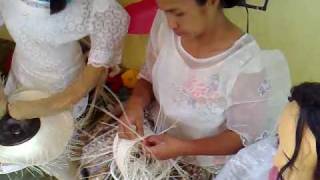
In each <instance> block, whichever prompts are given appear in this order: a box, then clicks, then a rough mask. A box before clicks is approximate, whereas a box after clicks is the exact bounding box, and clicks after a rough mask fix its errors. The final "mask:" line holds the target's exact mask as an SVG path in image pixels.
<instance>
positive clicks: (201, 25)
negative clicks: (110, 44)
mask: <svg viewBox="0 0 320 180" xmlns="http://www.w3.org/2000/svg"><path fill="white" fill-rule="evenodd" d="M241 2H242V1H237V0H158V1H157V3H158V6H159V8H160V11H159V12H158V14H157V17H156V20H155V22H154V24H153V27H152V32H151V37H150V41H149V47H148V51H147V52H148V54H147V59H146V62H145V66H144V68H143V69H142V71H141V73H140V80H139V82H138V84H137V86H136V88H135V89H134V92H133V95H132V96H131V98H130V99H129V101H128V103H127V106H126V112H127V115H128V120H129V122H128V121H126V119H125V118H124V117H123V122H125V123H127V124H128V125H129V126H130V127H132V126H136V129H137V132H138V133H139V134H141V135H142V134H143V133H144V129H143V128H144V127H143V123H142V122H143V119H144V118H143V117H144V113H143V111H144V109H145V108H146V107H147V106H148V105H150V103H151V102H152V100H153V98H155V100H156V104H157V105H156V106H154V109H153V110H156V109H158V110H159V109H160V116H157V115H158V113H159V111H153V112H155V113H154V115H155V116H154V118H153V120H155V126H156V127H155V129H156V130H157V132H156V133H159V132H163V131H164V130H166V129H168V131H166V132H167V133H165V134H160V135H154V136H150V137H147V138H146V139H145V141H144V145H145V146H146V147H147V148H146V149H147V150H148V151H149V153H150V154H151V155H153V156H154V157H155V158H157V159H160V160H166V159H171V158H173V159H175V158H177V157H182V161H183V164H187V165H191V167H192V168H191V169H194V168H193V167H201V168H202V170H201V171H197V170H192V171H190V172H192V173H190V176H191V179H206V178H208V176H211V175H212V174H215V173H217V172H218V169H220V168H221V166H222V165H223V164H224V163H225V162H226V160H227V159H228V156H229V155H232V154H234V153H236V152H237V151H238V150H239V149H241V148H242V147H244V146H247V145H249V144H252V143H254V142H255V141H257V140H258V139H260V138H262V137H264V136H265V135H268V134H271V133H272V130H273V128H274V127H275V121H276V114H278V113H279V112H280V111H281V107H282V106H283V105H284V104H285V102H286V98H285V97H286V94H288V92H289V88H290V79H289V73H288V68H287V64H286V61H285V59H284V57H283V55H282V54H281V53H280V52H278V51H265V50H262V49H260V47H259V46H258V44H257V42H256V41H255V39H254V38H253V37H252V36H251V35H249V34H246V33H243V32H242V31H241V30H240V29H239V28H238V27H237V26H235V25H234V24H233V23H231V22H230V21H229V20H228V19H227V18H226V17H225V15H224V13H223V8H230V7H233V6H236V5H240V4H241ZM161 114H162V115H161ZM157 117H160V118H157ZM119 131H120V132H119V136H120V137H122V138H126V139H132V138H135V137H136V136H135V135H134V133H132V132H131V131H130V130H129V129H127V128H125V127H124V126H123V125H120V130H119ZM187 169H190V168H187ZM196 169H198V168H196ZM203 169H210V171H208V173H204V171H203ZM199 172H200V175H199ZM208 174H209V175H208ZM210 174H211V175H210Z"/></svg>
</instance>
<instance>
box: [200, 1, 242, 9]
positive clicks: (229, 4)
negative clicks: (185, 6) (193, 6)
mask: <svg viewBox="0 0 320 180" xmlns="http://www.w3.org/2000/svg"><path fill="white" fill-rule="evenodd" d="M207 1H208V0H196V2H197V3H198V4H199V5H201V6H202V5H204V4H206V3H207ZM244 1H245V0H221V6H222V7H223V8H233V7H234V6H238V5H242V4H243V2H244Z"/></svg>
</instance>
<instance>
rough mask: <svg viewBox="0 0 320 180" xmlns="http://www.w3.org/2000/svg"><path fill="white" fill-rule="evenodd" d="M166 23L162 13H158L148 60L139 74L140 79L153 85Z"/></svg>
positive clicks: (151, 35) (150, 42)
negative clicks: (155, 65) (153, 74)
mask: <svg viewBox="0 0 320 180" xmlns="http://www.w3.org/2000/svg"><path fill="white" fill-rule="evenodd" d="M164 23H166V22H165V17H164V15H163V13H162V12H161V11H158V12H157V15H156V17H155V19H154V22H153V24H152V28H151V32H150V39H149V42H148V47H147V51H146V52H147V54H146V60H145V63H144V65H143V66H142V68H141V71H140V73H139V78H142V79H144V80H147V81H149V82H150V83H152V70H153V66H154V64H155V62H156V60H157V58H158V55H159V52H160V48H161V45H162V43H163V42H162V39H161V37H162V36H163V33H162V31H163V28H164V26H165V24H164ZM162 38H163V37H162Z"/></svg>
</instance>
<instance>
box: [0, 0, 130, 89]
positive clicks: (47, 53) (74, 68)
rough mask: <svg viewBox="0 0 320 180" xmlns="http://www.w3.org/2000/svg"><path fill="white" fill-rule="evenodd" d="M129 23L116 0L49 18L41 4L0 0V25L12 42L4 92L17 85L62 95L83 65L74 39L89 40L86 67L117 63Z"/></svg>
mask: <svg viewBox="0 0 320 180" xmlns="http://www.w3.org/2000/svg"><path fill="white" fill-rule="evenodd" d="M39 3H40V4H39ZM128 20H129V18H128V15H127V13H126V11H125V10H124V9H123V8H122V7H121V5H119V4H118V2H117V1H116V0H74V1H71V2H70V3H69V4H68V5H67V7H66V8H65V9H64V10H63V11H61V12H59V13H57V14H54V15H50V9H49V6H47V5H45V3H44V2H38V3H37V1H35V0H0V22H4V23H5V24H6V27H7V29H8V31H9V32H10V34H11V36H12V38H13V39H14V41H15V42H16V49H15V52H14V57H13V63H12V68H11V72H10V75H9V79H8V82H7V85H6V93H7V94H8V93H11V92H13V91H14V90H15V89H16V88H17V86H22V87H23V88H28V89H39V90H46V91H50V92H57V91H61V90H63V89H64V88H65V87H66V86H67V85H68V84H70V82H71V81H72V80H74V79H75V77H76V76H77V75H78V74H79V72H80V71H81V69H82V68H83V67H84V65H85V60H84V59H83V56H82V51H81V48H80V45H79V43H78V42H77V40H79V39H81V38H82V37H85V36H88V35H89V36H90V39H91V46H92V47H91V50H90V54H89V60H88V64H91V65H94V66H96V67H101V66H104V67H108V66H112V65H114V64H118V63H119V62H120V60H121V44H122V43H121V42H122V39H123V37H124V36H125V35H126V33H127V27H128Z"/></svg>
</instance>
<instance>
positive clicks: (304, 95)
mask: <svg viewBox="0 0 320 180" xmlns="http://www.w3.org/2000/svg"><path fill="white" fill-rule="evenodd" d="M291 93H292V94H291V97H290V98H289V100H290V103H288V105H287V106H286V108H285V109H284V111H283V113H282V115H281V116H280V119H279V125H278V139H279V140H277V138H276V137H271V138H268V139H265V140H262V141H260V142H257V143H255V144H253V145H251V146H249V147H247V148H245V149H243V150H241V151H240V152H239V153H238V154H237V155H236V156H234V157H233V158H231V160H230V161H229V162H228V163H227V164H226V165H225V167H224V168H223V170H222V172H221V173H220V174H219V176H218V177H217V180H224V179H230V180H233V179H239V180H241V179H243V180H255V179H269V180H301V179H303V180H314V179H319V178H320V170H319V167H320V166H319V156H318V155H319V151H320V146H319V142H318V138H319V124H320V123H319V119H320V83H303V84H301V85H298V86H295V87H294V88H292V92H291ZM278 142H279V143H278ZM272 167H273V168H272ZM268 174H270V176H269V175H268Z"/></svg>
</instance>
